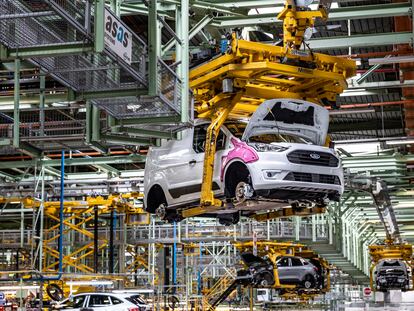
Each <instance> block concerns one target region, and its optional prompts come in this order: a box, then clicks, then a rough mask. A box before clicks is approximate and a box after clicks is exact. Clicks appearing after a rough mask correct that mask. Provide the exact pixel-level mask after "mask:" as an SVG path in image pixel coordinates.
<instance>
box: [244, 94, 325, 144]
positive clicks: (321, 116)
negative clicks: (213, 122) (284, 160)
mask: <svg viewBox="0 0 414 311" xmlns="http://www.w3.org/2000/svg"><path fill="white" fill-rule="evenodd" d="M328 127H329V112H328V110H327V109H326V108H324V107H321V106H319V105H317V104H314V103H310V102H307V101H304V100H299V99H271V100H266V101H264V102H263V103H262V104H261V105H260V106H259V107H258V108H257V110H256V111H255V112H254V113H253V115H252V117H251V118H250V121H249V123H248V124H247V126H246V129H245V131H244V133H243V137H242V140H244V141H247V140H248V139H249V138H250V137H252V136H256V135H262V134H288V135H294V136H298V137H302V138H305V139H307V140H310V141H311V142H312V143H314V144H316V145H324V144H325V141H326V135H327V134H328Z"/></svg>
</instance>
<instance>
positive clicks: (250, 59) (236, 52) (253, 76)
mask: <svg viewBox="0 0 414 311" xmlns="http://www.w3.org/2000/svg"><path fill="white" fill-rule="evenodd" d="M327 16H328V13H327V10H326V8H324V7H322V6H320V7H319V9H318V10H316V11H309V10H301V9H298V8H296V7H295V5H294V4H293V3H292V1H286V4H285V7H284V9H283V11H282V12H281V13H280V14H279V15H278V18H279V19H282V20H283V21H284V23H283V28H284V46H272V45H266V44H262V43H257V42H249V41H245V40H239V39H238V38H237V37H236V35H235V34H233V35H232V40H231V46H230V47H231V49H230V51H229V52H228V53H226V54H225V55H222V56H220V57H218V58H216V59H213V60H211V61H210V62H208V63H205V64H203V65H201V66H199V67H197V68H195V69H193V70H191V72H190V75H189V79H190V88H191V89H192V90H193V94H194V98H195V110H196V112H197V114H198V117H199V118H208V119H211V125H210V126H209V127H208V129H207V135H206V147H205V156H204V165H203V182H202V188H201V197H200V206H198V207H194V208H189V209H185V210H183V211H181V216H182V217H184V218H188V217H194V216H199V215H202V214H205V213H208V212H212V211H217V210H219V209H220V208H222V207H223V206H224V203H223V202H222V201H221V200H218V199H217V198H215V197H214V192H213V191H212V180H213V172H214V156H215V151H216V139H217V135H218V133H219V131H220V127H221V126H222V125H223V123H224V122H225V121H226V119H227V118H229V117H231V118H236V119H237V118H246V117H250V116H251V115H252V114H253V113H254V111H255V110H256V109H257V107H258V105H260V104H261V103H262V102H263V101H264V100H267V99H274V98H295V99H304V100H308V101H310V102H314V103H318V104H327V103H333V102H335V100H336V96H337V95H338V94H340V93H342V92H343V91H344V90H345V89H346V88H347V82H346V79H347V78H350V77H352V76H354V75H355V74H356V63H355V61H353V60H349V59H345V58H340V57H335V56H330V55H324V54H320V53H313V52H312V51H299V48H300V47H301V45H302V43H303V36H304V32H305V30H306V29H307V28H309V27H313V26H314V21H315V19H316V18H322V19H324V20H326V19H327ZM224 79H228V80H230V81H231V84H232V87H233V91H231V93H226V92H227V90H226V91H223V81H224ZM320 212H324V210H320V209H319V210H312V211H308V214H314V213H320ZM266 217H270V218H268V219H271V218H272V217H273V218H275V217H280V216H277V215H276V214H275V215H267V216H260V217H258V218H262V219H265V218H266Z"/></svg>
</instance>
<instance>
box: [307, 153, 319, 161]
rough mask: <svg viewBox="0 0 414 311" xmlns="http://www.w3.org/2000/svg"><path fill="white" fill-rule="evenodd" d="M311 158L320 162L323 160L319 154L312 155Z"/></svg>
mask: <svg viewBox="0 0 414 311" xmlns="http://www.w3.org/2000/svg"><path fill="white" fill-rule="evenodd" d="M309 156H310V157H311V158H312V159H314V160H319V159H320V158H321V156H320V155H319V154H317V153H311V154H309Z"/></svg>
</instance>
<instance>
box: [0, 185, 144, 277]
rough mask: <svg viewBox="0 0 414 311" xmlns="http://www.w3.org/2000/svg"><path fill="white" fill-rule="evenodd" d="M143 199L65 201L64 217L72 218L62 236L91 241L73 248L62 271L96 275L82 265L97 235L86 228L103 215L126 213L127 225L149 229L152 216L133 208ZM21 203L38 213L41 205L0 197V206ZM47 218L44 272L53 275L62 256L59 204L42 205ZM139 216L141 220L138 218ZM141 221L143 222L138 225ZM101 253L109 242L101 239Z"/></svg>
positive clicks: (129, 195) (110, 197)
mask: <svg viewBox="0 0 414 311" xmlns="http://www.w3.org/2000/svg"><path fill="white" fill-rule="evenodd" d="M138 198H142V194H139V193H136V192H133V193H126V194H111V195H108V196H107V197H103V196H96V197H86V199H85V200H82V201H65V202H64V203H63V213H64V214H67V215H70V216H68V217H65V219H64V221H63V225H64V230H63V234H64V235H67V234H70V232H74V231H75V232H77V233H80V234H82V235H83V236H84V237H85V242H86V240H87V239H90V242H89V243H85V244H84V245H82V246H80V247H77V246H76V245H71V252H70V253H69V254H67V255H65V256H63V267H66V266H70V267H73V268H74V269H76V270H75V271H80V272H83V273H93V272H94V269H93V268H92V267H90V266H88V265H85V264H82V263H81V261H82V260H83V259H85V258H86V257H89V256H92V255H93V254H94V253H95V252H96V249H95V245H94V241H93V239H94V233H93V232H91V231H90V230H87V224H88V223H90V222H91V221H93V220H94V218H96V217H98V216H99V215H102V214H109V213H111V211H117V212H118V213H124V214H125V215H126V217H125V222H126V224H134V225H147V224H149V215H148V214H147V213H146V212H145V211H144V210H143V209H142V208H137V207H135V206H134V204H133V200H134V199H138ZM6 203H20V204H22V206H24V207H25V208H34V209H39V208H40V206H41V202H40V201H38V200H35V199H33V198H30V197H25V198H17V197H16V198H4V197H0V204H6ZM43 208H44V215H45V216H46V219H48V220H49V221H52V223H53V224H51V225H50V226H49V227H48V228H46V229H45V230H44V240H43V254H44V261H43V263H44V264H43V272H45V273H54V272H56V271H57V266H58V264H59V261H58V259H59V252H58V251H57V250H56V249H55V247H54V246H53V244H54V243H56V242H57V240H58V239H59V233H56V232H57V230H58V229H59V225H60V219H59V209H60V201H46V202H44V203H43ZM137 215H138V216H139V217H137ZM138 220H140V221H138ZM97 244H98V245H97V246H98V251H99V250H102V249H103V248H105V247H107V246H108V241H107V240H106V239H102V238H99V237H98V243H97Z"/></svg>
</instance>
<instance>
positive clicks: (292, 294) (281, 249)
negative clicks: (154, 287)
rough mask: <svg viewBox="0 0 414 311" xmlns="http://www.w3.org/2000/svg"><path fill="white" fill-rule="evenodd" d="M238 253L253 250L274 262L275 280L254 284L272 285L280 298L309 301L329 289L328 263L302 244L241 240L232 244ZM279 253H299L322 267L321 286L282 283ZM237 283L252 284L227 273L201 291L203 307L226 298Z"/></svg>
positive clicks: (268, 286)
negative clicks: (268, 282)
mask: <svg viewBox="0 0 414 311" xmlns="http://www.w3.org/2000/svg"><path fill="white" fill-rule="evenodd" d="M234 246H235V247H236V248H237V250H238V251H239V253H241V254H243V253H255V254H257V256H258V257H261V258H264V257H266V258H268V259H269V260H270V262H272V265H273V279H274V283H273V284H269V285H256V286H255V287H260V288H273V289H277V290H278V291H279V295H280V297H281V298H283V299H286V300H287V299H294V300H299V301H302V302H305V301H308V300H310V299H312V298H313V297H315V296H316V295H319V294H323V293H326V292H328V291H329V290H330V275H329V264H328V262H327V261H326V260H324V259H323V258H320V257H319V256H318V255H317V254H316V253H315V252H314V251H312V250H311V249H309V248H308V247H307V246H305V245H303V244H296V243H289V242H284V243H281V242H271V241H258V242H252V241H250V242H240V243H234ZM282 256H299V257H302V258H306V259H308V260H310V261H311V262H312V263H313V264H314V265H315V266H317V268H319V269H321V270H320V274H321V277H322V278H323V280H322V286H321V288H314V289H300V288H298V287H297V285H294V284H281V282H280V280H279V276H278V269H277V260H278V258H279V257H282ZM238 285H244V286H248V287H251V286H252V285H251V284H250V283H249V282H248V281H247V282H246V279H245V278H243V276H241V277H239V276H238V277H237V278H236V279H233V278H230V277H229V276H228V275H225V276H223V277H222V278H221V279H220V280H219V281H218V282H217V283H216V284H215V285H214V286H213V287H212V288H210V289H208V290H207V291H205V292H204V293H203V301H202V305H203V310H209V311H212V310H214V309H215V308H216V307H217V306H218V305H219V304H220V303H221V302H222V301H224V300H225V299H226V297H228V296H229V295H230V294H231V293H232V292H233V291H234V290H235V289H236V287H237V286H238Z"/></svg>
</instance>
